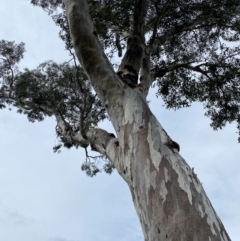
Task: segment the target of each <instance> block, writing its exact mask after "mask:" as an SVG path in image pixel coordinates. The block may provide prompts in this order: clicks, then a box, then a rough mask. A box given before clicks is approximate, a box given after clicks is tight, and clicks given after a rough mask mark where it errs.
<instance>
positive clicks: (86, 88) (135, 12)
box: [0, 0, 240, 176]
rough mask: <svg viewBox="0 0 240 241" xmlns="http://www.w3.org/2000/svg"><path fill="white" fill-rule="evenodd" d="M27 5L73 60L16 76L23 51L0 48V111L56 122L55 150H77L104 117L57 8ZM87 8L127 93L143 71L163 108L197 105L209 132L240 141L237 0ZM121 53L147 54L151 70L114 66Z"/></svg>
mask: <svg viewBox="0 0 240 241" xmlns="http://www.w3.org/2000/svg"><path fill="white" fill-rule="evenodd" d="M139 2H141V3H142V4H139ZM31 3H32V4H34V5H36V6H39V7H42V8H43V10H45V11H47V12H48V14H49V15H50V16H51V17H52V19H53V21H54V22H55V23H56V25H57V26H58V27H59V28H60V31H59V37H60V38H61V39H62V40H63V41H64V43H65V48H66V50H67V51H69V54H70V56H71V59H70V60H66V62H65V63H61V64H58V63H54V62H53V61H47V62H45V63H41V64H40V65H39V66H38V67H37V68H36V69H34V70H29V69H24V70H21V71H20V70H19V69H18V67H17V64H18V63H19V61H20V60H21V59H22V58H23V54H24V51H25V48H24V44H23V43H20V44H17V43H14V42H10V41H6V40H2V41H0V81H1V86H0V108H5V107H6V106H8V105H14V106H16V107H17V108H18V111H19V112H20V113H23V114H26V115H27V117H28V119H29V120H30V121H36V120H37V121H42V120H44V118H45V117H46V116H55V117H56V120H57V127H56V133H57V136H58V137H59V140H60V143H59V145H57V146H56V147H54V150H55V151H57V150H58V149H59V148H60V147H61V146H62V145H63V146H65V147H68V148H69V147H72V146H76V147H78V146H79V138H81V137H80V136H83V137H84V135H85V133H86V131H87V130H89V129H90V128H92V127H95V126H97V125H98V123H99V122H100V121H102V120H104V119H106V118H108V116H107V113H106V110H105V107H103V106H102V104H101V102H100V100H99V98H98V97H97V95H96V94H95V92H94V91H93V89H92V86H91V84H90V82H89V80H88V77H87V76H86V74H85V73H84V71H83V69H82V68H81V66H80V65H79V63H78V62H77V60H76V57H75V53H74V50H73V43H72V40H71V37H70V30H69V26H68V22H67V18H66V14H65V8H64V4H63V2H62V1H61V0H49V1H46V0H32V1H31ZM88 3H89V8H90V14H91V17H92V19H93V23H94V26H95V30H94V31H95V34H96V35H97V36H98V38H99V41H100V44H101V45H102V47H103V49H104V51H105V53H106V54H107V56H108V58H109V59H110V60H111V62H112V64H113V65H114V68H115V70H116V73H117V74H118V75H119V76H121V77H122V79H123V80H124V81H125V83H126V84H128V85H129V86H131V87H132V88H136V87H137V86H138V87H139V86H141V84H142V82H141V80H142V78H143V75H144V74H142V71H143V70H144V68H143V65H144V64H146V65H148V64H149V71H150V72H151V79H150V80H149V82H148V84H149V85H151V86H152V87H155V88H156V94H157V96H160V97H161V98H162V99H163V101H164V103H165V106H166V108H173V109H179V108H183V107H189V106H190V105H191V103H193V102H195V101H200V102H202V103H203V106H204V108H205V110H206V112H205V114H206V115H207V116H208V117H209V118H210V119H211V121H212V122H211V126H212V127H213V129H215V130H217V129H221V128H223V127H224V126H225V125H226V123H231V122H234V123H237V128H238V132H239V134H240V105H239V103H240V81H239V79H240V58H239V53H240V45H239V42H240V2H239V0H224V1H218V0H208V1H205V0H190V1H189V0H188V1H185V0H165V1H164V0H148V1H135V0H123V1H118V0H102V1H101V0H99V1H97V0H96V1H94V0H89V1H88ZM130 32H133V37H131V38H129V33H130ZM139 42H140V43H141V44H143V45H144V46H146V47H147V48H146V49H147V52H146V53H141V50H140V51H139V49H138V48H139V44H136V43H139ZM129 46H130V47H129ZM126 51H132V53H133V54H132V53H131V56H134V53H136V56H135V57H136V59H138V57H139V56H137V55H138V54H139V52H140V53H141V54H142V55H144V54H148V55H150V56H151V57H150V63H138V61H136V64H135V66H134V67H132V66H130V67H131V68H130V67H129V66H128V65H126V64H125V65H124V66H122V65H121V64H119V63H117V61H116V54H118V56H119V57H122V56H123V53H125V52H126ZM124 58H128V56H126V55H124ZM129 61H131V60H129ZM125 63H126V61H125ZM143 87H144V86H143ZM79 133H80V134H81V135H78V134H79ZM239 141H240V137H239ZM81 146H82V144H81ZM86 146H87V145H86ZM86 146H85V147H86ZM83 147H84V146H83ZM92 148H93V149H94V147H92ZM87 156H88V155H87ZM96 158H98V157H96ZM99 158H101V157H99ZM103 158H104V157H103ZM104 160H105V159H104ZM95 163H96V162H95V161H90V159H89V158H87V161H86V162H85V163H84V165H83V167H82V169H83V170H86V171H87V173H88V174H89V175H90V176H93V175H95V174H96V173H97V172H98V171H99V167H98V166H97V165H96V164H95ZM112 168H113V164H112V163H111V162H110V161H109V160H106V163H105V165H104V169H105V170H106V171H107V172H111V170H112Z"/></svg>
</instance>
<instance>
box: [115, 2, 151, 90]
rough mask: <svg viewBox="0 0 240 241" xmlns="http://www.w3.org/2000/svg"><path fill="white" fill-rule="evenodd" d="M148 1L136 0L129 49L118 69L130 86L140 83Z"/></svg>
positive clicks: (128, 43) (128, 41)
mask: <svg viewBox="0 0 240 241" xmlns="http://www.w3.org/2000/svg"><path fill="white" fill-rule="evenodd" d="M146 4H147V2H146V1H144V0H136V1H135V6H134V12H133V21H132V27H131V32H130V36H129V37H128V40H127V51H126V53H125V55H124V57H123V59H122V62H121V64H120V66H119V69H118V74H119V75H120V76H121V78H122V80H123V81H124V82H125V83H127V84H128V85H130V86H136V85H137V83H138V74H139V70H140V67H141V61H142V55H143V50H144V33H143V26H144V19H145V12H146V8H147V6H146Z"/></svg>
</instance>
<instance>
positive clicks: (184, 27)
mask: <svg viewBox="0 0 240 241" xmlns="http://www.w3.org/2000/svg"><path fill="white" fill-rule="evenodd" d="M219 19H220V17H216V16H213V15H208V16H203V15H199V16H198V17H197V18H195V19H194V20H193V21H191V22H189V23H185V24H182V25H178V26H175V27H173V28H172V29H171V30H169V31H167V32H166V33H165V34H164V35H162V36H160V37H156V38H155V41H154V42H153V43H151V42H150V43H149V44H148V46H149V47H151V51H154V50H155V49H157V48H158V47H159V46H160V45H162V44H164V43H165V41H166V40H167V39H168V38H169V37H170V36H172V35H174V34H179V33H181V32H184V31H187V30H192V28H193V27H195V26H196V25H198V24H200V23H203V22H206V21H209V20H219Z"/></svg>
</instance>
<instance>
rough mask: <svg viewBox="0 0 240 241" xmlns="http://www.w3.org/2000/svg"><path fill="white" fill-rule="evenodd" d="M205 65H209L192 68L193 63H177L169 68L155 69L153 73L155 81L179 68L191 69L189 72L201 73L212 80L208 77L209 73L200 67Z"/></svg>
mask: <svg viewBox="0 0 240 241" xmlns="http://www.w3.org/2000/svg"><path fill="white" fill-rule="evenodd" d="M203 65H207V63H205V64H200V65H196V66H192V65H191V63H175V64H171V65H169V66H165V67H164V68H157V69H154V70H153V71H154V73H153V79H156V78H161V77H163V76H164V75H165V74H166V73H168V72H171V71H173V70H176V69H178V68H185V69H189V70H193V71H195V72H199V73H201V74H203V75H205V76H206V77H207V78H209V79H210V77H209V76H208V73H209V71H205V70H203V69H201V68H200V67H201V66H203Z"/></svg>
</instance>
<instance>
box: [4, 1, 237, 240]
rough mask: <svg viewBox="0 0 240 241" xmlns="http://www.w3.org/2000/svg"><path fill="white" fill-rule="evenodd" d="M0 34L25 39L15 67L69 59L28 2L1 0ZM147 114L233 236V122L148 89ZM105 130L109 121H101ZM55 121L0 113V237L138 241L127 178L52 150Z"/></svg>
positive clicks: (78, 155)
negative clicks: (175, 146) (168, 103)
mask: <svg viewBox="0 0 240 241" xmlns="http://www.w3.org/2000/svg"><path fill="white" fill-rule="evenodd" d="M0 39H5V40H11V41H12V40H15V41H16V43H18V42H21V41H22V42H25V43H26V50H27V52H26V53H25V57H24V60H23V61H22V62H21V64H20V66H21V67H28V68H30V69H31V68H34V67H36V66H37V65H38V64H39V63H41V62H43V61H45V60H49V59H53V60H54V61H56V62H62V61H65V60H67V59H68V53H67V52H64V51H63V49H64V46H63V43H61V40H60V39H59V38H58V29H57V28H56V27H55V25H54V24H53V22H52V20H51V19H50V18H49V17H48V16H47V14H46V13H44V12H43V11H42V10H41V9H40V8H36V7H33V6H32V5H30V3H29V1H28V0H1V8H0ZM149 98H150V100H151V102H150V105H151V107H152V110H153V112H154V113H155V114H156V116H157V118H158V119H159V121H160V122H161V124H162V125H163V127H164V128H165V129H166V131H167V132H168V133H169V134H170V136H171V137H172V138H173V140H176V141H177V142H178V143H179V144H180V146H181V152H180V153H181V155H182V156H183V157H184V158H185V159H186V161H187V162H188V163H189V165H190V166H191V167H194V169H195V172H196V173H197V174H198V177H199V178H200V180H201V182H203V186H204V188H205V190H206V192H207V194H208V196H209V198H210V200H211V202H212V204H213V206H214V208H215V210H216V211H217V213H218V215H219V216H220V218H221V220H222V222H223V224H224V225H225V227H226V229H227V231H228V233H229V235H230V237H231V239H232V241H238V240H239V238H238V237H239V234H238V229H239V225H240V184H239V183H240V176H239V168H240V162H239V161H240V160H239V159H240V148H239V147H240V144H238V143H237V134H236V125H235V124H232V125H228V126H227V127H226V128H224V129H223V130H222V131H218V132H216V131H213V130H212V129H211V128H210V126H209V123H210V121H209V120H208V119H207V118H206V117H204V110H203V108H202V105H201V104H194V105H193V106H192V107H191V108H189V109H184V110H181V111H177V112H174V111H168V110H165V109H164V108H163V107H162V103H161V100H160V99H159V98H158V99H156V98H155V95H154V92H151V96H150V97H149ZM103 125H104V127H105V128H106V129H109V128H111V127H110V126H109V124H108V123H104V124H103ZM56 142H57V140H56V136H55V121H54V119H50V118H49V119H47V120H45V121H44V122H41V123H34V124H32V123H29V122H28V121H27V118H26V116H23V115H19V114H16V111H15V110H12V111H8V110H1V111H0V240H1V241H33V240H34V241H110V240H111V241H112V240H115V241H120V240H121V241H128V240H131V241H143V236H142V231H141V227H140V224H139V221H138V218H137V215H136V213H135V210H134V206H133V204H132V200H131V196H130V192H129V190H128V187H127V185H126V183H125V182H124V181H123V180H122V179H121V178H120V177H119V176H118V175H117V173H116V172H114V174H113V175H111V176H109V175H107V174H104V173H102V174H99V175H98V176H97V177H95V178H89V177H87V176H86V175H85V173H84V172H82V171H81V170H80V166H81V163H82V161H83V160H84V152H83V151H82V150H81V149H77V150H76V149H71V150H66V149H65V150H62V152H61V153H60V154H54V153H53V151H52V147H53V146H54V145H55V144H56Z"/></svg>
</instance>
